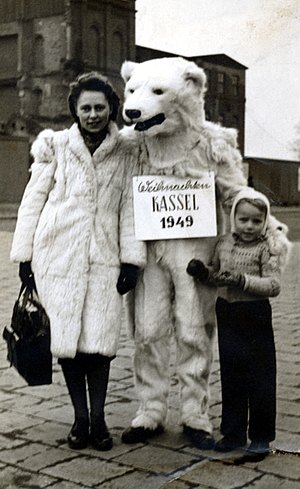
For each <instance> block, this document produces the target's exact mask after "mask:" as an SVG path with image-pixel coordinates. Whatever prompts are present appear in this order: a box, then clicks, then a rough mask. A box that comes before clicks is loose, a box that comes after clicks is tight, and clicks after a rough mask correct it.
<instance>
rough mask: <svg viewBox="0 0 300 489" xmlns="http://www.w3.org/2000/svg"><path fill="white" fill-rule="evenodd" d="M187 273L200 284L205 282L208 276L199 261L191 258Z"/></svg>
mask: <svg viewBox="0 0 300 489" xmlns="http://www.w3.org/2000/svg"><path fill="white" fill-rule="evenodd" d="M186 271H187V273H188V274H189V275H191V276H192V277H194V278H197V279H198V280H199V281H200V282H206V281H207V279H208V276H209V270H208V268H207V267H206V266H205V265H204V263H203V262H202V261H200V260H196V259H195V258H193V260H191V261H190V262H189V264H188V266H187V269H186Z"/></svg>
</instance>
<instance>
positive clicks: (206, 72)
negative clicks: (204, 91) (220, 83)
mask: <svg viewBox="0 0 300 489" xmlns="http://www.w3.org/2000/svg"><path fill="white" fill-rule="evenodd" d="M205 74H206V85H207V88H208V89H209V88H210V86H211V70H205Z"/></svg>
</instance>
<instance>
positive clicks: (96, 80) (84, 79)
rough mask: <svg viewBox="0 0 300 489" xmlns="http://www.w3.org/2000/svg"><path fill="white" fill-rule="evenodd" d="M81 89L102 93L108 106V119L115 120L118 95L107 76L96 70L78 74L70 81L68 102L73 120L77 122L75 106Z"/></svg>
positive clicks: (118, 104) (118, 100)
mask: <svg viewBox="0 0 300 489" xmlns="http://www.w3.org/2000/svg"><path fill="white" fill-rule="evenodd" d="M83 91H96V92H102V93H104V95H105V96H106V98H107V100H108V103H109V107H110V116H109V119H110V120H112V121H115V120H116V118H117V115H118V110H119V106H120V99H119V97H118V95H117V94H116V92H115V91H114V89H113V87H112V85H111V84H110V83H109V82H108V80H107V78H105V77H104V76H102V75H100V73H97V71H91V72H90V73H84V74H82V75H79V76H78V77H77V78H76V80H75V81H74V82H72V83H70V91H69V96H68V104H69V109H70V112H71V114H72V116H73V119H74V120H75V122H79V119H78V116H77V114H76V106H77V102H78V99H79V97H80V94H81V92H83Z"/></svg>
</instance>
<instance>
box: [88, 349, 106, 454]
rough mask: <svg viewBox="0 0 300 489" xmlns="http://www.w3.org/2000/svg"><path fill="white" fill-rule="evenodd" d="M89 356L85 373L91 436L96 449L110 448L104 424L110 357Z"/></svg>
mask: <svg viewBox="0 0 300 489" xmlns="http://www.w3.org/2000/svg"><path fill="white" fill-rule="evenodd" d="M89 357H90V358H89V361H88V365H87V370H86V373H87V382H88V389H89V398H90V414H91V438H92V442H93V445H94V447H95V448H97V449H98V450H110V448H112V438H111V436H110V434H109V432H108V430H107V427H106V424H105V415H104V407H105V399H106V393H107V385H108V379H109V370H110V361H111V359H110V358H108V357H103V356H101V355H97V354H96V355H89Z"/></svg>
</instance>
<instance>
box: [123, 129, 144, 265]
mask: <svg viewBox="0 0 300 489" xmlns="http://www.w3.org/2000/svg"><path fill="white" fill-rule="evenodd" d="M121 144H122V145H123V148H122V153H123V158H124V166H125V171H124V178H123V198H122V202H121V210H120V223H121V225H120V261H121V262H122V263H131V264H133V265H137V266H139V267H141V268H144V266H145V265H146V261H147V248H146V243H145V242H144V241H138V240H137V239H136V238H135V235H134V212H133V187H132V177H133V176H134V175H137V173H138V170H137V159H138V158H137V154H136V152H137V148H134V147H133V146H130V145H128V144H127V142H126V141H125V140H122V136H121Z"/></svg>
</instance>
